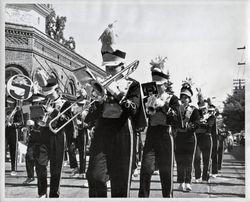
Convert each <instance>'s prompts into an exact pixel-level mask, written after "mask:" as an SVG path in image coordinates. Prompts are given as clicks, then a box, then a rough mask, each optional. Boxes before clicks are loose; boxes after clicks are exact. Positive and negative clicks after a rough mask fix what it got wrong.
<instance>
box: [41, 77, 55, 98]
mask: <svg viewBox="0 0 250 202" xmlns="http://www.w3.org/2000/svg"><path fill="white" fill-rule="evenodd" d="M57 88H58V83H57V80H56V79H55V78H50V79H48V80H47V85H46V86H44V87H42V91H43V94H44V95H45V96H47V95H50V94H52V93H54V92H55V90H56V89H57Z"/></svg>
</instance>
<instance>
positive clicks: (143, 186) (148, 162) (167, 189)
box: [139, 126, 174, 198]
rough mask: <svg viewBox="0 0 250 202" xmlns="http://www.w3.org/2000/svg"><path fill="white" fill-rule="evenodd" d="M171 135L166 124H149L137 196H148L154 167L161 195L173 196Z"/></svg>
mask: <svg viewBox="0 0 250 202" xmlns="http://www.w3.org/2000/svg"><path fill="white" fill-rule="evenodd" d="M173 147H174V146H173V137H172V135H171V134H170V133H169V127H167V126H153V127H152V126H151V127H149V128H148V130H147V136H146V141H145V145H144V149H143V157H142V167H141V176H140V190H139V197H149V194H150V182H151V177H152V174H153V172H154V171H155V169H156V161H157V163H158V164H157V165H158V168H159V172H160V180H161V186H162V195H163V197H168V198H170V197H172V196H173V156H174V151H173V149H174V148H173Z"/></svg>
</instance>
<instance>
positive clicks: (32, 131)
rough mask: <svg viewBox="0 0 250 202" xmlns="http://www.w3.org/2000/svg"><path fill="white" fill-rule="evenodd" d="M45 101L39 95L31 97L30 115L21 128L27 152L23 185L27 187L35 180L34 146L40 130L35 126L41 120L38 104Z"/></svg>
mask: <svg viewBox="0 0 250 202" xmlns="http://www.w3.org/2000/svg"><path fill="white" fill-rule="evenodd" d="M43 100H45V97H44V96H42V95H40V94H34V95H32V97H31V104H32V106H31V107H30V114H29V117H28V120H27V121H26V126H25V127H23V128H22V131H23V133H26V134H27V135H26V143H27V152H26V155H25V166H26V172H27V179H26V180H25V181H24V182H23V184H24V185H27V184H29V183H31V182H32V181H34V180H35V178H34V170H35V157H34V152H35V144H36V142H37V140H36V138H37V136H39V133H40V128H39V126H38V124H37V122H38V120H39V119H40V118H42V113H41V110H40V111H39V109H42V108H41V107H40V102H42V101H43Z"/></svg>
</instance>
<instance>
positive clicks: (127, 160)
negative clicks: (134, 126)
mask: <svg viewBox="0 0 250 202" xmlns="http://www.w3.org/2000/svg"><path fill="white" fill-rule="evenodd" d="M122 125H123V126H122V127H119V126H121V122H120V119H101V120H99V122H98V123H97V126H96V129H95V133H94V137H93V140H92V142H91V147H90V159H89V166H88V170H87V175H86V176H87V179H88V184H89V197H107V186H106V182H107V181H108V180H109V179H110V181H111V196H112V197H127V190H128V185H130V182H131V172H132V161H131V158H132V157H133V153H132V154H130V149H131V140H130V132H133V131H131V128H130V127H129V125H130V124H129V125H128V123H127V122H126V123H125V125H124V124H122ZM133 134H134V133H133ZM133 134H132V135H133ZM132 140H134V137H133V138H132ZM133 147H134V145H132V148H133Z"/></svg>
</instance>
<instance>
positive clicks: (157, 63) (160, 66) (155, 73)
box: [149, 56, 173, 87]
mask: <svg viewBox="0 0 250 202" xmlns="http://www.w3.org/2000/svg"><path fill="white" fill-rule="evenodd" d="M166 59H167V57H165V58H162V57H161V56H158V57H156V58H155V59H154V60H151V62H150V63H149V64H150V65H151V68H150V69H151V75H152V81H155V82H156V84H158V85H161V84H164V83H166V84H168V85H167V86H169V87H170V86H171V85H172V84H173V83H172V82H170V81H169V72H167V73H165V71H164V70H165V65H164V63H165V60H166Z"/></svg>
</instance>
